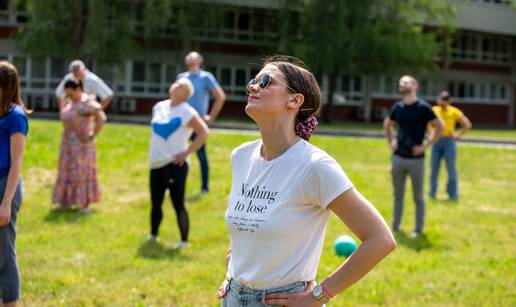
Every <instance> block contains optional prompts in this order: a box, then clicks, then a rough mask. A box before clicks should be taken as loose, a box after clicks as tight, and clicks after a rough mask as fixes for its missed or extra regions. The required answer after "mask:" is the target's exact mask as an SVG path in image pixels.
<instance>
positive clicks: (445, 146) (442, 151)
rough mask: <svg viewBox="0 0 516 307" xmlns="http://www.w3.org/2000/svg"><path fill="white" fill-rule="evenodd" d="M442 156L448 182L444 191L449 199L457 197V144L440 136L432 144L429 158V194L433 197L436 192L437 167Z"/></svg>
mask: <svg viewBox="0 0 516 307" xmlns="http://www.w3.org/2000/svg"><path fill="white" fill-rule="evenodd" d="M443 158H444V162H445V164H446V170H447V171H448V183H447V184H446V192H447V193H448V196H449V197H450V199H453V200H455V199H457V198H458V197H459V194H458V189H457V168H456V161H457V145H456V143H455V140H453V139H452V138H449V137H442V138H440V139H439V140H438V141H437V142H436V143H435V144H434V145H432V157H431V159H430V196H432V197H435V195H436V193H437V185H438V176H439V167H440V164H441V159H443Z"/></svg>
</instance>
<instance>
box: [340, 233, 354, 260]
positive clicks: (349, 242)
mask: <svg viewBox="0 0 516 307" xmlns="http://www.w3.org/2000/svg"><path fill="white" fill-rule="evenodd" d="M334 248H335V254H337V255H338V256H341V257H349V255H351V254H353V252H354V251H355V250H356V249H357V243H356V242H355V240H354V239H353V238H352V237H350V236H346V235H344V236H340V237H338V238H337V240H335V244H334Z"/></svg>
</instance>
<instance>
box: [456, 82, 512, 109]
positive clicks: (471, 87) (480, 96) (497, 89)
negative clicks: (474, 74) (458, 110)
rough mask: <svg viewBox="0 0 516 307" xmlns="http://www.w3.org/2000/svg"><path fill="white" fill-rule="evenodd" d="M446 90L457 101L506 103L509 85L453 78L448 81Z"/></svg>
mask: <svg viewBox="0 0 516 307" xmlns="http://www.w3.org/2000/svg"><path fill="white" fill-rule="evenodd" d="M448 90H449V91H450V93H451V95H452V97H453V99H454V100H455V101H459V102H480V103H498V104H499V103H502V104H506V103H508V95H507V93H508V91H509V90H510V87H509V86H508V85H507V84H501V83H498V82H497V83H494V82H474V81H463V80H453V81H450V82H448Z"/></svg>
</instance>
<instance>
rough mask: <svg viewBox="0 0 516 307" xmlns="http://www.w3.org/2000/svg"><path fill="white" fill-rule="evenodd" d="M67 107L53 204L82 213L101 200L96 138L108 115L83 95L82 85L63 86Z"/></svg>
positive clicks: (64, 113)
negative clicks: (75, 206)
mask: <svg viewBox="0 0 516 307" xmlns="http://www.w3.org/2000/svg"><path fill="white" fill-rule="evenodd" d="M64 88H65V93H66V96H67V97H68V101H67V104H66V105H65V106H64V107H63V108H62V109H61V111H60V118H61V121H62V122H63V126H64V131H63V136H62V139H61V147H60V151H59V168H58V174H57V180H56V183H55V185H54V191H53V195H52V201H53V202H54V203H56V204H59V206H60V207H59V208H61V209H64V208H68V207H70V206H72V205H78V206H79V208H80V210H81V212H83V213H87V212H89V211H90V208H89V205H90V204H91V203H94V202H98V201H99V200H100V188H99V184H98V180H97V165H96V156H95V137H96V136H97V135H98V133H99V132H100V130H101V129H102V126H103V125H104V122H105V121H106V115H105V114H104V112H103V111H102V107H101V106H100V104H99V103H97V102H96V101H95V100H94V99H93V97H91V96H89V95H87V94H85V93H83V91H82V88H81V85H80V83H78V82H77V81H74V80H69V81H67V82H66V83H65V85H64Z"/></svg>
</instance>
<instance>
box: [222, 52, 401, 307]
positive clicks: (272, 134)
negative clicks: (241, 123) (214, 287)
mask: <svg viewBox="0 0 516 307" xmlns="http://www.w3.org/2000/svg"><path fill="white" fill-rule="evenodd" d="M247 91H248V94H249V96H248V100H247V105H246V108H245V111H246V113H247V114H248V115H249V116H250V117H251V118H252V119H253V120H254V121H255V122H256V123H257V125H258V128H259V130H260V134H261V139H259V140H257V141H254V142H249V143H245V144H242V145H241V146H240V147H238V148H236V149H235V150H234V151H233V154H232V157H231V169H232V173H233V183H232V188H231V194H230V197H229V205H228V208H227V211H226V225H227V227H228V230H229V233H230V237H231V244H230V252H229V260H228V271H227V274H226V279H225V280H224V282H223V283H222V285H221V287H220V289H219V294H218V296H219V298H223V302H222V306H243V305H245V306H266V305H267V304H268V305H279V306H321V305H323V304H324V303H326V302H328V301H330V300H331V299H332V298H333V297H334V296H335V295H337V294H339V293H340V292H342V291H343V290H344V289H346V288H348V287H349V286H351V285H352V284H353V283H355V282H356V281H358V280H359V279H360V278H362V277H363V276H364V275H365V274H366V273H367V272H369V270H371V269H372V268H373V267H374V266H375V265H376V264H377V263H378V262H379V261H381V260H382V259H383V258H384V257H385V256H386V255H387V254H388V253H389V252H391V251H392V250H393V249H394V248H395V246H396V242H395V241H394V238H393V236H392V233H391V232H390V230H389V228H388V226H387V224H386V223H385V221H384V220H383V218H382V217H381V216H380V214H379V213H378V211H377V210H376V209H375V208H374V207H373V206H372V205H371V203H370V202H369V201H367V199H365V198H364V197H363V196H362V195H361V194H360V193H359V192H358V191H357V190H356V189H355V188H354V186H353V184H352V183H351V181H350V180H349V179H348V177H347V176H346V174H345V173H344V171H343V170H342V168H341V167H340V165H339V164H338V163H337V162H336V161H335V160H334V159H333V158H331V157H330V156H329V155H328V154H327V153H326V152H324V151H323V150H321V149H319V148H317V147H315V146H313V145H311V144H310V143H309V142H308V139H309V138H310V135H311V133H312V131H313V130H314V128H315V127H316V125H317V120H316V118H315V114H317V112H318V111H319V108H320V100H321V97H320V96H321V95H320V90H319V86H318V84H317V81H316V79H315V77H314V75H313V74H312V73H311V72H310V71H308V70H307V69H306V68H304V63H303V62H301V61H300V60H298V59H295V58H292V57H285V56H275V57H272V58H269V59H267V60H266V61H265V64H264V66H263V67H262V69H261V70H260V72H259V73H258V75H257V76H256V78H255V79H253V80H251V81H250V82H249V84H248V86H247ZM330 212H333V213H334V214H335V215H336V216H337V217H338V218H339V219H340V220H341V221H342V222H343V223H344V224H345V225H347V226H348V227H349V228H350V229H351V231H352V232H353V233H354V234H355V235H356V236H357V237H358V238H359V239H360V240H362V244H361V245H360V247H359V248H358V249H357V250H356V251H355V253H354V254H352V255H351V256H350V257H349V258H348V260H347V261H346V262H345V263H344V264H343V265H341V266H340V267H339V268H338V269H337V270H336V271H335V272H334V273H333V274H331V275H330V276H329V277H327V278H326V279H323V280H321V281H322V282H321V283H320V284H319V285H316V283H315V281H314V279H315V277H316V273H317V266H318V264H319V260H320V256H321V252H322V247H323V241H324V234H325V230H326V225H327V222H328V217H329V215H330Z"/></svg>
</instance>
